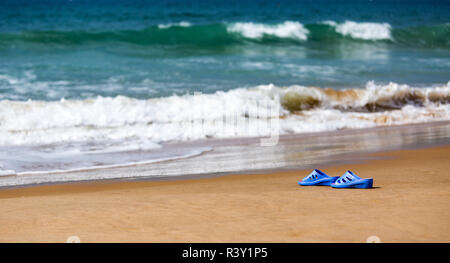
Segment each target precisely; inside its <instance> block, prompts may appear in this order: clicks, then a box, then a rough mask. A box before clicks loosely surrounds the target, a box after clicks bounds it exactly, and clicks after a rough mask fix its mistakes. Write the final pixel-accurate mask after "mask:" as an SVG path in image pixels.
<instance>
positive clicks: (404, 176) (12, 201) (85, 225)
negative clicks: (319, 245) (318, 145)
mask: <svg viewBox="0 0 450 263" xmlns="http://www.w3.org/2000/svg"><path fill="white" fill-rule="evenodd" d="M371 155H372V156H373V157H374V158H375V157H376V159H378V160H372V161H369V162H366V163H360V164H352V165H343V166H334V167H328V168H324V169H323V170H324V171H325V172H327V173H328V174H329V175H333V176H335V175H341V174H342V173H344V172H345V170H346V169H348V168H351V169H352V170H353V171H354V172H356V173H357V174H359V175H360V176H361V177H365V178H367V177H373V178H374V186H375V187H376V188H374V189H371V190H366V189H332V188H330V187H300V186H298V185H297V180H298V179H300V178H301V177H304V176H305V175H307V173H308V172H309V171H289V172H277V173H270V174H258V175H233V176H222V177H215V178H208V179H191V180H176V181H164V182H161V181H159V182H156V181H143V182H142V181H141V182H120V181H107V182H90V183H76V184H64V185H49V186H35V187H26V188H15V189H3V190H0V241H1V242H11V241H13V242H65V241H66V239H67V238H68V237H69V236H74V235H76V236H78V237H79V238H80V239H81V242H365V241H366V240H367V238H368V237H369V236H377V237H379V238H380V240H381V241H382V242H397V241H400V242H438V241H443V242H449V241H450V209H449V208H450V177H449V171H450V162H449V160H450V146H445V147H439V148H429V149H419V150H403V151H395V152H388V153H377V154H371ZM320 168H323V167H320Z"/></svg>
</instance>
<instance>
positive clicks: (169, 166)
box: [0, 121, 450, 189]
mask: <svg viewBox="0 0 450 263" xmlns="http://www.w3.org/2000/svg"><path fill="white" fill-rule="evenodd" d="M260 139H261V138H234V139H212V140H203V141H196V142H183V143H175V144H170V145H169V146H168V147H170V149H171V150H170V151H176V150H177V149H195V148H196V147H197V148H199V147H200V148H202V147H203V148H208V149H210V150H208V151H207V152H202V153H201V154H198V155H194V156H192V157H189V158H181V159H174V160H170V161H168V160H166V161H158V162H151V161H149V164H140V165H117V166H114V167H108V168H97V167H91V168H88V169H81V170H76V171H66V172H57V173H45V172H39V171H38V172H32V173H17V174H15V175H10V176H2V177H0V189H4V188H11V187H20V186H25V187H28V186H38V185H46V184H54V183H57V184H61V183H76V182H81V181H84V182H95V181H98V180H118V181H122V180H126V181H134V180H138V181H139V180H145V181H160V180H184V179H189V178H209V177H215V176H223V175H230V174H236V173H241V174H254V173H271V172H277V171H289V170H296V169H309V168H312V167H314V166H318V165H323V164H333V165H339V164H346V163H349V162H352V161H354V159H355V158H359V159H361V161H364V160H365V159H364V158H362V157H360V156H361V154H368V153H376V152H383V151H392V150H401V149H415V148H423V147H432V146H439V145H447V144H450V121H441V122H433V123H419V124H407V125H396V126H389V127H373V128H365V129H349V130H338V131H326V132H319V133H307V134H290V135H281V136H280V137H279V142H278V144H277V145H275V146H271V147H262V146H260V145H259V140H260ZM123 154H126V153H123ZM146 162H147V161H145V162H143V163H146ZM199 163H201V164H202V165H200V166H199V165H198V164H199Z"/></svg>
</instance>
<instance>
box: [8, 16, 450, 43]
mask: <svg viewBox="0 0 450 263" xmlns="http://www.w3.org/2000/svg"><path fill="white" fill-rule="evenodd" d="M249 41H250V42H255V43H258V44H264V45H270V44H274V43H283V42H284V43H293V44H295V45H301V44H304V43H305V42H308V41H315V42H323V43H326V44H330V43H333V42H341V41H370V42H373V41H375V42H376V41H383V42H386V43H391V44H398V45H407V46H420V47H429V48H435V47H441V48H449V47H450V24H448V23H447V24H438V25H429V26H414V27H398V28H396V27H392V26H391V25H390V24H388V23H374V22H354V21H345V22H342V23H338V22H335V21H324V22H318V23H313V24H306V25H304V24H302V23H300V22H297V21H285V22H282V23H278V24H263V23H254V22H236V23H216V24H191V23H190V22H187V21H182V22H177V23H168V24H159V25H156V26H151V27H148V28H145V29H141V30H118V31H101V32H97V31H24V32H18V33H0V47H2V46H3V47H5V46H9V44H11V43H15V42H22V43H28V44H45V45H83V44H95V43H105V42H106V43H108V42H119V43H130V44H136V45H195V46H204V47H216V46H227V45H233V44H246V43H248V42H249Z"/></svg>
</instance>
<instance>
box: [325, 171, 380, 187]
mask: <svg viewBox="0 0 450 263" xmlns="http://www.w3.org/2000/svg"><path fill="white" fill-rule="evenodd" d="M372 186H373V179H372V178H368V179H362V178H361V177H359V176H357V175H356V174H354V173H353V172H352V171H350V170H349V171H347V172H346V173H345V174H344V175H343V176H341V177H339V179H337V180H336V182H334V183H332V184H331V187H333V188H372Z"/></svg>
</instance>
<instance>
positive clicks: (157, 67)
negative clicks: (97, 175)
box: [0, 0, 450, 180]
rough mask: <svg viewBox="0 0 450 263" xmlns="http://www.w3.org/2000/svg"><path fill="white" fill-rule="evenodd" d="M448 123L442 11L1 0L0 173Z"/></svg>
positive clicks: (448, 40)
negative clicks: (230, 142) (267, 139)
mask: <svg viewBox="0 0 450 263" xmlns="http://www.w3.org/2000/svg"><path fill="white" fill-rule="evenodd" d="M198 93H200V95H198ZM265 103H267V104H265ZM267 105H272V106H273V107H272V106H270V107H269V106H267ZM255 109H256V110H255ZM255 112H257V113H258V114H259V113H261V115H258V116H253V115H252V114H253V113H255ZM227 116H234V117H236V121H234V119H233V120H232V121H231V122H230V123H231V124H232V125H223V122H224V119H227V118H225V117H227ZM253 117H256V118H253ZM249 119H252V121H254V122H252V124H256V125H253V126H250V125H248V124H249V123H250V121H249ZM446 120H450V1H431V0H429V1H377V0H373V1H331V0H330V1H325V0H317V1H283V0H280V1H256V0H254V1H250V0H240V1H207V0H204V1H184V0H170V1H150V0H127V1H125V0H122V1H120V0H115V1H113V0H95V1H94V0H89V1H87V0H71V1H70V0H69V1H68V0H33V1H30V0H0V176H2V173H1V172H2V170H13V173H14V171H17V172H24V173H27V172H44V173H45V172H48V171H58V172H60V171H67V170H77V169H85V168H92V167H94V168H99V167H111V166H112V167H117V166H122V165H126V164H143V163H146V164H150V163H155V162H160V161H172V160H176V159H183V158H191V157H193V156H198V155H203V154H205V155H209V154H211V152H214V149H213V148H214V147H204V145H203V140H208V139H211V138H215V139H229V138H242V137H247V138H249V137H258V136H263V137H264V136H269V135H270V136H272V135H273V134H276V135H285V134H301V133H314V132H322V131H333V130H341V129H358V128H369V127H376V126H388V125H400V124H410V123H419V122H435V121H446ZM230 123H228V124H230ZM187 124H189V125H190V126H189V125H187ZM267 124H269V125H267ZM261 127H263V128H262V129H260V128H261ZM264 127H268V128H267V129H264ZM369 137H370V136H369ZM369 137H368V138H367V140H368V141H370V140H372V139H373V138H369ZM444 137H445V136H444ZM187 141H193V144H192V145H190V146H189V147H184V146H182V145H184V143H186V142H187ZM172 143H174V144H172ZM375 143H377V142H375ZM174 145H176V146H174ZM180 145H181V146H180ZM202 145H203V146H202ZM239 158H240V157H239V156H231V157H230V160H229V161H230V162H233V161H234V162H239ZM267 165H269V166H270V165H273V164H270V163H269V164H267ZM182 172H183V171H178V173H182ZM7 173H10V172H7ZM161 173H164V171H161ZM4 174H5V173H4ZM75 179H76V178H69V179H68V180H75Z"/></svg>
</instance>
